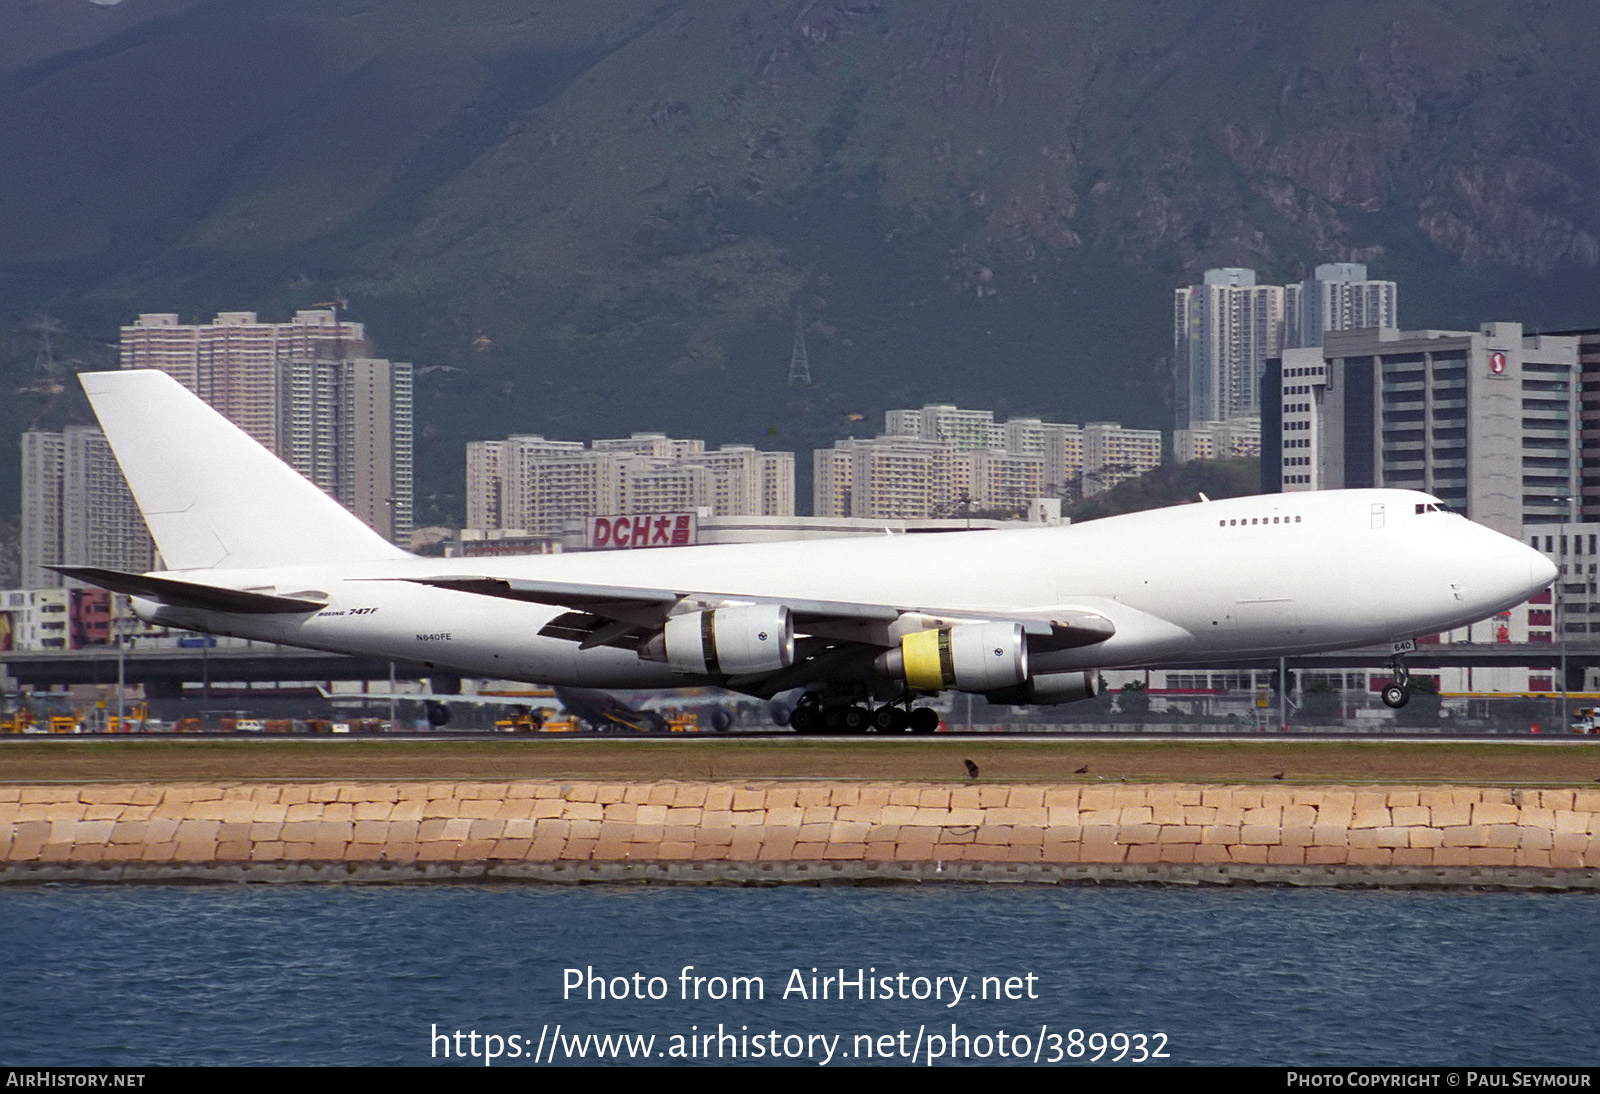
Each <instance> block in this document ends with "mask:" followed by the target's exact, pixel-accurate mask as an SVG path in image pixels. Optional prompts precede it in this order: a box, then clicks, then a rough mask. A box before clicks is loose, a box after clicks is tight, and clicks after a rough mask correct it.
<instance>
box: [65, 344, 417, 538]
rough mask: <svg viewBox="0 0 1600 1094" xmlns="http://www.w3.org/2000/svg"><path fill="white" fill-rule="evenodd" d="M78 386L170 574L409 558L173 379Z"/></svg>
mask: <svg viewBox="0 0 1600 1094" xmlns="http://www.w3.org/2000/svg"><path fill="white" fill-rule="evenodd" d="M78 378H79V379H80V380H81V381H82V382H83V388H84V390H85V391H86V392H88V394H89V402H90V403H92V404H93V405H94V412H95V415H96V416H97V417H99V419H100V426H101V428H102V429H104V430H105V434H106V440H107V441H109V442H110V444H111V450H112V452H114V453H116V457H117V462H118V463H119V464H121V465H122V473H123V474H124V475H125V476H127V479H128V486H129V487H130V488H131V489H132V491H133V496H134V499H135V500H136V501H137V502H138V503H139V509H140V511H142V512H143V513H144V519H145V523H147V524H148V525H149V526H150V534H151V536H153V537H154V538H155V541H156V547H157V548H159V549H160V551H161V557H162V558H163V559H164V560H165V561H166V565H167V567H168V568H169V569H173V570H203V569H213V568H228V569H244V568H255V567H271V566H295V565H304V564H311V563H319V562H358V561H365V560H371V559H383V558H399V557H404V556H405V552H404V551H402V550H400V548H398V547H396V546H394V545H393V544H391V543H389V542H388V541H387V540H385V539H384V538H383V537H382V536H380V535H378V533H376V532H374V531H373V530H372V529H371V528H368V527H367V526H366V525H365V524H363V523H361V521H359V520H357V519H356V518H355V517H354V516H352V515H351V514H350V512H349V511H348V510H346V509H344V508H343V507H342V506H340V505H339V503H338V502H336V501H334V500H333V499H332V498H330V497H329V496H328V495H327V494H324V493H323V492H322V491H321V490H319V489H317V487H315V486H314V485H312V484H311V483H310V482H308V481H307V480H306V479H304V478H302V477H301V476H300V475H299V474H298V473H296V472H295V471H294V469H293V468H291V467H289V466H288V465H287V464H285V463H284V462H283V461H282V460H280V459H278V457H276V456H274V455H273V454H272V453H271V452H268V451H267V450H266V449H265V448H263V447H262V446H261V445H260V444H258V443H257V442H256V441H255V439H254V438H252V437H250V436H249V435H248V434H246V433H245V432H244V431H243V430H241V429H240V428H239V427H238V426H236V425H234V424H233V423H232V422H230V421H228V420H227V419H226V418H224V417H223V416H222V415H221V414H218V413H217V412H216V411H215V410H213V409H211V407H209V406H207V405H206V404H205V403H204V402H202V401H201V400H200V399H199V398H198V397H196V396H195V395H193V394H192V393H191V392H189V390H188V389H186V388H185V387H184V386H183V385H182V384H180V383H178V382H177V381H176V380H174V379H173V378H172V377H170V376H168V375H167V374H166V373H164V372H157V371H155V370H153V369H129V370H124V371H121V372H88V373H83V374H81V375H80V376H79V377H78Z"/></svg>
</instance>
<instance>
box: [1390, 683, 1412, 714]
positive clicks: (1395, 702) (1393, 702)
mask: <svg viewBox="0 0 1600 1094" xmlns="http://www.w3.org/2000/svg"><path fill="white" fill-rule="evenodd" d="M1410 701H1411V692H1410V691H1408V690H1407V689H1406V688H1403V687H1401V686H1400V685H1399V684H1390V685H1389V686H1388V687H1386V688H1384V689H1383V705H1384V706H1386V707H1390V708H1392V709H1394V710H1399V709H1400V708H1401V707H1403V706H1405V705H1406V704H1407V703H1409V702H1410Z"/></svg>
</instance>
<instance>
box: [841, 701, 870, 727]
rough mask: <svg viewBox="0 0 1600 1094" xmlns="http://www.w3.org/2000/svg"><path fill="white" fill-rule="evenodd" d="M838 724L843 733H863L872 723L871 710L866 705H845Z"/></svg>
mask: <svg viewBox="0 0 1600 1094" xmlns="http://www.w3.org/2000/svg"><path fill="white" fill-rule="evenodd" d="M839 724H840V727H841V728H842V729H843V731H844V732H845V733H865V732H866V731H867V727H869V726H870V725H871V724H872V712H871V711H870V710H868V709H867V708H866V707H845V708H844V714H843V715H842V716H841V717H840V719H839Z"/></svg>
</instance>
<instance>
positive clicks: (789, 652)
mask: <svg viewBox="0 0 1600 1094" xmlns="http://www.w3.org/2000/svg"><path fill="white" fill-rule="evenodd" d="M639 655H640V656H641V657H645V658H648V659H650V660H653V661H665V662H666V663H667V664H669V665H671V666H672V667H673V668H675V669H677V670H678V671H679V672H688V673H694V674H695V675H697V676H744V675H747V674H750V673H758V672H776V671H777V670H779V669H783V668H788V667H789V666H790V665H791V664H793V663H794V620H793V619H792V618H790V616H789V609H788V608H786V607H784V606H783V605H782V604H748V605H742V606H740V607H734V608H715V609H713V610H711V611H705V612H688V613H685V614H684V615H675V616H673V617H672V618H671V619H668V620H667V625H666V629H665V630H663V631H662V632H661V634H660V636H658V637H657V638H656V639H655V640H654V641H652V642H651V643H650V644H649V645H647V646H646V647H645V648H644V649H642V650H640V651H639Z"/></svg>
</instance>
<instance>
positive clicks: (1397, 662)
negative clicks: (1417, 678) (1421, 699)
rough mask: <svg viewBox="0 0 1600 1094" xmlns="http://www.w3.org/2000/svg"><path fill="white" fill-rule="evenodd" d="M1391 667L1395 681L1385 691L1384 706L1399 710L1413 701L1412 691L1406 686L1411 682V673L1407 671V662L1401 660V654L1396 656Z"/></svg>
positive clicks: (1390, 663) (1391, 662)
mask: <svg viewBox="0 0 1600 1094" xmlns="http://www.w3.org/2000/svg"><path fill="white" fill-rule="evenodd" d="M1389 665H1390V668H1391V670H1392V671H1393V673H1394V679H1393V680H1392V681H1391V682H1390V684H1389V686H1388V687H1386V688H1384V689H1383V705H1384V706H1386V707H1389V708H1391V709H1393V710H1399V709H1400V708H1401V707H1403V706H1405V705H1406V704H1407V703H1409V702H1410V701H1411V689H1410V688H1409V687H1407V686H1406V685H1407V684H1409V683H1410V682H1411V673H1410V672H1409V671H1407V669H1406V666H1405V662H1404V661H1402V660H1401V659H1400V654H1395V656H1394V659H1393V660H1392V661H1390V662H1389Z"/></svg>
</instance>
